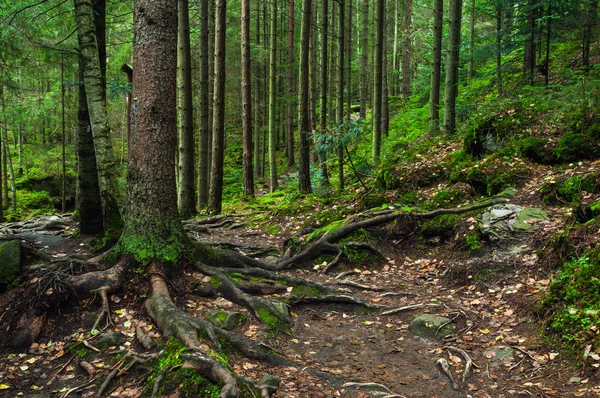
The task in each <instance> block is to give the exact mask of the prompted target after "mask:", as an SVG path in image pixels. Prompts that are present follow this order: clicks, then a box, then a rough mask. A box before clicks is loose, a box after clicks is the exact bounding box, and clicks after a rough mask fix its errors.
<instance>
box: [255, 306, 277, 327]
mask: <svg viewBox="0 0 600 398" xmlns="http://www.w3.org/2000/svg"><path fill="white" fill-rule="evenodd" d="M256 312H258V315H259V316H260V319H262V321H263V322H264V323H265V324H267V325H268V326H271V327H277V326H278V325H279V323H280V321H279V318H277V317H276V316H275V315H273V314H271V312H270V311H269V310H268V309H267V308H266V307H262V306H259V307H258V308H257V309H256Z"/></svg>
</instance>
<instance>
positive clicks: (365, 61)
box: [360, 0, 371, 119]
mask: <svg viewBox="0 0 600 398" xmlns="http://www.w3.org/2000/svg"><path fill="white" fill-rule="evenodd" d="M370 1H371V0H362V12H361V21H362V22H361V23H362V28H361V32H360V35H361V37H360V47H361V49H360V51H361V57H360V117H361V118H362V119H364V118H365V116H366V115H367V103H368V101H369V99H368V97H369V78H368V76H369V34H368V32H370V31H371V26H370V24H369V2H370Z"/></svg>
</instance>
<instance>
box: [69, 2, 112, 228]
mask: <svg viewBox="0 0 600 398" xmlns="http://www.w3.org/2000/svg"><path fill="white" fill-rule="evenodd" d="M75 15H76V19H77V37H78V40H79V50H80V52H81V55H82V57H83V64H84V84H85V88H86V96H87V104H88V109H89V113H90V121H91V125H92V134H93V136H94V148H95V151H96V161H97V165H98V184H99V187H100V198H101V200H102V213H103V224H104V229H105V230H108V229H112V230H114V229H119V228H120V227H121V226H122V219H121V214H120V211H119V204H118V202H119V191H118V188H117V161H116V157H115V154H114V151H113V147H112V142H111V132H110V127H109V124H108V113H107V111H106V96H105V91H104V81H103V77H102V69H101V62H100V55H99V52H98V48H99V47H98V43H97V38H96V28H95V26H94V20H93V11H92V4H91V2H90V0H75Z"/></svg>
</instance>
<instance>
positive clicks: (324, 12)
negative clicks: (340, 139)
mask: <svg viewBox="0 0 600 398" xmlns="http://www.w3.org/2000/svg"><path fill="white" fill-rule="evenodd" d="M328 45H329V0H322V1H321V105H320V106H321V115H320V116H321V120H320V125H321V134H320V138H321V139H320V141H317V143H316V145H317V152H318V154H319V160H320V162H321V183H322V184H323V185H329V173H328V171H327V150H326V149H325V145H326V143H327V93H328V90H329V69H328V67H327V62H328V59H329V55H328V49H329V47H328Z"/></svg>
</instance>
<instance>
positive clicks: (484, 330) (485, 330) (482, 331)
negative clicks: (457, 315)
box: [479, 329, 490, 334]
mask: <svg viewBox="0 0 600 398" xmlns="http://www.w3.org/2000/svg"><path fill="white" fill-rule="evenodd" d="M479 331H480V332H481V333H483V334H489V333H490V331H489V329H479Z"/></svg>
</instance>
